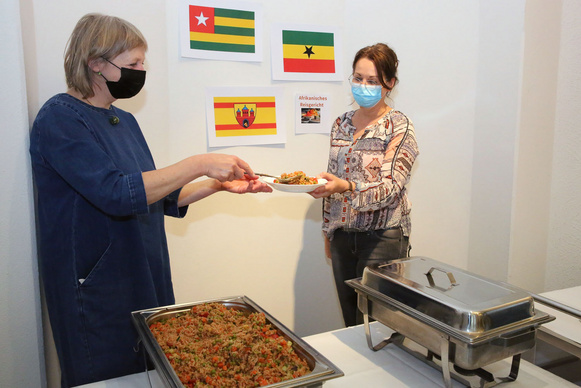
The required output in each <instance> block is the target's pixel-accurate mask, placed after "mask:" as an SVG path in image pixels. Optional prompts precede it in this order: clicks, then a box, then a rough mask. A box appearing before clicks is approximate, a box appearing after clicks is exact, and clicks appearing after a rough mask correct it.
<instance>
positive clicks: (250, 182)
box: [222, 175, 272, 194]
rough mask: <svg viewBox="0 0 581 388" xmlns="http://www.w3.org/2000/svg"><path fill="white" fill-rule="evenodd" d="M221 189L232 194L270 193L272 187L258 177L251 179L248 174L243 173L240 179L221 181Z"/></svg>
mask: <svg viewBox="0 0 581 388" xmlns="http://www.w3.org/2000/svg"><path fill="white" fill-rule="evenodd" d="M222 189H223V190H224V191H228V192H230V193H234V194H245V193H272V187H270V186H269V185H267V184H266V183H264V182H262V181H259V180H258V177H255V178H254V179H252V178H250V177H248V175H244V177H243V178H242V179H236V180H233V181H229V182H222Z"/></svg>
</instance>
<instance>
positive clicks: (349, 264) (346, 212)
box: [311, 43, 419, 326]
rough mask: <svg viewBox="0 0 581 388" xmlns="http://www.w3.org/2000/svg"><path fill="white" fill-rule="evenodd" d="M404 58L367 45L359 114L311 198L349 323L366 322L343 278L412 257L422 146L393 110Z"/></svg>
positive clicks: (339, 136)
mask: <svg viewBox="0 0 581 388" xmlns="http://www.w3.org/2000/svg"><path fill="white" fill-rule="evenodd" d="M397 67H398V59H397V55H396V54H395V52H394V51H393V50H392V49H391V48H390V47H388V46H387V45H385V44H382V43H378V44H375V45H373V46H368V47H364V48H362V49H361V50H359V51H358V52H357V54H356V55H355V58H354V60H353V74H352V75H351V76H350V77H349V81H350V83H351V90H352V93H353V97H354V99H355V101H356V102H357V103H358V105H359V109H356V110H352V111H348V112H346V113H344V114H343V115H341V116H340V117H338V118H337V120H335V123H334V124H333V128H332V130H331V147H330V152H329V165H328V169H327V172H323V173H321V174H320V175H319V178H324V179H327V180H328V183H327V184H326V185H325V186H323V187H320V188H318V189H317V190H315V191H313V192H312V193H311V195H312V196H313V197H315V198H324V200H323V233H324V236H325V253H326V255H327V257H329V258H331V262H332V267H333V275H334V277H335V284H336V287H337V293H338V296H339V301H340V303H341V310H342V313H343V319H344V321H345V325H346V326H353V325H356V324H359V323H361V322H362V314H361V313H360V312H359V311H358V309H357V296H356V293H355V291H354V290H353V289H352V288H351V287H349V286H347V285H346V284H345V283H344V281H345V280H347V279H353V278H356V277H360V276H362V274H363V269H364V268H365V267H366V266H368V265H370V264H373V263H377V262H387V261H390V260H395V259H398V258H402V257H407V256H408V253H409V248H410V245H409V236H410V232H411V221H410V211H411V204H410V202H409V201H408V198H407V193H406V187H405V185H406V184H407V183H408V181H409V179H410V175H411V170H412V166H413V163H414V160H415V159H416V157H417V155H418V153H419V152H418V147H417V144H416V137H415V133H414V126H413V124H412V122H411V120H410V119H409V118H408V117H407V116H406V115H404V114H403V113H401V112H399V111H397V110H395V109H392V108H391V107H390V106H389V105H388V101H387V100H388V97H389V94H390V92H391V90H392V89H393V87H394V86H395V84H396V83H397V82H398V78H397Z"/></svg>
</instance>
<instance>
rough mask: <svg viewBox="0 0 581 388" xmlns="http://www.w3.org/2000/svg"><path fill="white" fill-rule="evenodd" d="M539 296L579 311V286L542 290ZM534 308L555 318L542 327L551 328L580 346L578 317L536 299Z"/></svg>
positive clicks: (580, 334)
mask: <svg viewBox="0 0 581 388" xmlns="http://www.w3.org/2000/svg"><path fill="white" fill-rule="evenodd" d="M541 296H543V297H545V298H549V299H552V300H554V301H556V302H559V303H562V304H564V305H566V306H569V307H572V308H574V309H576V310H579V311H581V286H578V287H571V288H566V289H563V290H556V291H549V292H544V293H542V294H541ZM535 308H537V309H539V310H541V311H544V312H546V313H548V314H551V315H552V316H554V317H555V318H556V319H555V320H554V321H552V322H549V323H546V324H544V325H543V326H542V328H543V329H548V330H551V331H553V332H555V333H557V334H558V335H561V336H563V337H565V338H567V339H569V340H570V341H573V342H574V343H577V344H578V345H579V346H580V347H581V320H579V318H576V317H573V316H571V315H569V314H566V313H563V312H561V311H558V310H555V309H553V308H551V307H550V306H548V305H545V304H543V303H542V302H538V301H535Z"/></svg>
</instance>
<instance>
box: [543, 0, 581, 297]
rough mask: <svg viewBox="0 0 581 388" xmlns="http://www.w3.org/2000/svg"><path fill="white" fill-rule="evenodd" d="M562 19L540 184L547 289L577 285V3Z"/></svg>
mask: <svg viewBox="0 0 581 388" xmlns="http://www.w3.org/2000/svg"><path fill="white" fill-rule="evenodd" d="M561 15H562V16H561V24H560V26H561V29H560V44H559V49H560V52H559V59H558V67H557V74H556V77H557V80H558V82H557V91H556V108H555V116H556V117H555V123H554V128H555V131H554V135H553V137H554V142H553V143H549V141H547V143H549V144H547V146H548V147H550V146H552V147H553V157H552V164H551V171H550V175H549V176H550V178H549V177H547V179H546V180H545V179H544V177H543V179H542V180H541V182H542V183H541V184H548V185H549V186H550V192H551V201H550V214H549V220H550V221H549V233H548V249H547V255H546V257H547V261H546V264H545V268H546V278H545V287H544V288H545V289H547V290H558V289H561V288H563V286H572V285H579V284H580V283H581V281H580V280H579V279H581V196H580V195H579V193H581V152H579V150H581V128H580V123H581V110H580V109H579V101H581V73H580V72H579V64H580V63H581V25H580V24H579V16H580V15H581V2H578V1H563V6H562V13H561ZM550 70H552V69H550ZM548 140H549V139H548ZM540 264H541V268H542V263H540Z"/></svg>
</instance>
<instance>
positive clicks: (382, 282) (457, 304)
mask: <svg viewBox="0 0 581 388" xmlns="http://www.w3.org/2000/svg"><path fill="white" fill-rule="evenodd" d="M361 285H362V286H363V289H368V290H375V291H378V292H379V294H381V295H385V296H386V300H395V301H397V302H401V304H402V305H405V306H407V307H408V308H409V309H408V310H409V311H413V312H414V313H419V314H420V315H422V316H427V317H428V319H429V320H430V321H432V322H434V321H435V322H437V323H441V324H443V325H445V326H448V327H450V328H453V329H455V331H456V330H457V331H459V332H461V333H462V334H463V335H466V336H469V337H476V336H478V335H481V334H483V333H487V332H491V331H498V330H497V329H501V328H503V327H507V326H514V325H515V324H516V323H522V324H531V323H534V322H535V321H537V320H538V319H540V318H541V317H540V316H536V315H537V314H536V313H535V310H534V302H533V298H532V296H531V295H530V294H529V293H528V292H526V291H524V290H522V289H519V288H517V287H513V286H511V285H509V284H505V283H500V282H495V281H493V280H490V279H486V278H483V277H480V276H477V275H475V274H473V273H470V272H468V271H463V270H461V269H458V268H455V267H452V266H449V265H446V264H444V263H441V262H438V261H436V260H433V259H430V258H427V257H409V258H406V259H400V260H395V261H392V262H389V263H386V264H379V265H378V264H376V265H371V266H369V267H367V268H365V270H364V273H363V277H362V278H361ZM398 304H399V303H398ZM539 313H540V314H541V315H546V314H544V313H542V312H539ZM537 323H538V322H537Z"/></svg>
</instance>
